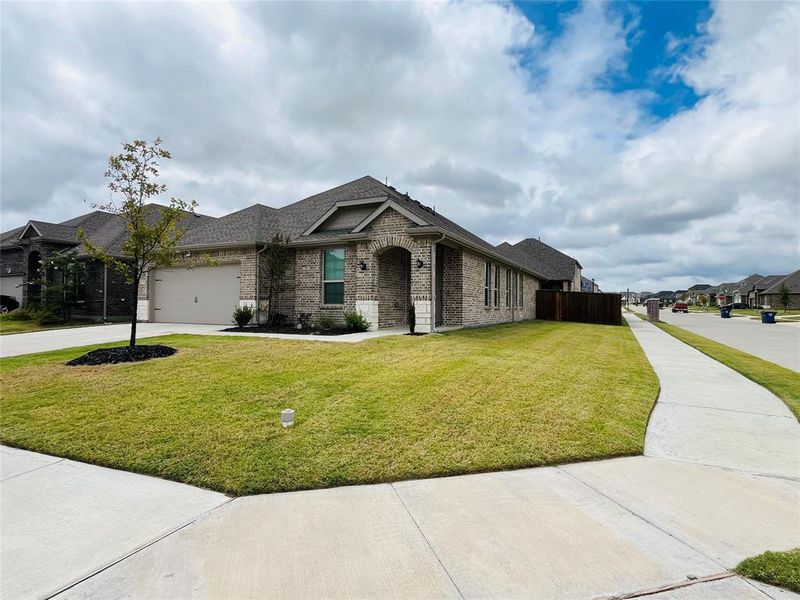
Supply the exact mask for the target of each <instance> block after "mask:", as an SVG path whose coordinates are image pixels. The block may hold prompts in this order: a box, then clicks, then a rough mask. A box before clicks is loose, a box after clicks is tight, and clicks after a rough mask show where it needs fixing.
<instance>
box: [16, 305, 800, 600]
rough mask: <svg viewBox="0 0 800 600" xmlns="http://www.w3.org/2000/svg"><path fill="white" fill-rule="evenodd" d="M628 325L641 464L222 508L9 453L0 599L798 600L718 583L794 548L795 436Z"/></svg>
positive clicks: (161, 487) (291, 496)
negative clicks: (643, 416) (746, 563)
mask: <svg viewBox="0 0 800 600" xmlns="http://www.w3.org/2000/svg"><path fill="white" fill-rule="evenodd" d="M631 327H632V329H633V331H634V334H635V335H636V336H637V338H638V339H639V340H640V343H641V344H642V346H643V348H644V349H645V352H646V354H647V355H648V358H649V359H650V361H651V362H652V363H653V365H654V366H655V368H656V372H657V373H658V375H659V378H660V380H661V385H662V395H661V397H660V398H659V402H658V404H657V406H656V409H655V411H654V413H653V417H652V419H651V422H650V426H649V428H648V432H647V439H646V447H647V449H646V454H648V456H640V457H630V458H619V459H613V460H605V461H597V462H589V463H579V464H573V465H565V466H561V467H547V468H539V469H523V470H518V471H509V472H499V473H484V474H477V475H466V476H461V477H448V478H440V479H429V480H419V481H405V482H399V483H394V484H381V485H369V486H352V487H345V488H334V489H327V490H315V491H306V492H294V493H286V494H272V495H262V496H250V497H244V498H237V499H234V500H231V501H227V500H228V499H227V498H225V497H223V496H221V495H219V494H215V493H213V492H207V491H204V490H194V489H192V488H187V487H186V486H182V485H180V484H175V483H170V482H162V481H159V480H154V479H152V478H149V477H143V476H139V475H134V474H130V473H120V472H116V471H110V470H108V469H102V468H99V467H93V466H89V465H81V464H78V463H73V462H71V461H61V460H60V459H56V458H53V457H47V456H44V455H39V454H33V453H27V452H23V451H18V450H10V449H9V450H5V449H4V450H3V452H2V453H0V458H2V462H0V473H2V477H3V479H5V481H2V482H1V483H0V488H2V490H1V493H2V505H0V517H1V518H2V539H0V552H2V554H1V555H0V582H2V583H1V584H0V591H1V592H2V596H3V597H7V598H12V597H13V598H41V597H48V596H50V595H52V594H53V593H54V592H55V591H58V590H62V592H61V593H59V594H58V595H57V597H58V598H245V597H248V598H252V597H272V598H309V599H316V598H323V597H324V598H366V597H369V598H403V599H405V598H479V597H480V598H484V597H495V598H548V599H551V598H552V599H558V598H564V599H568V598H569V599H573V598H586V599H589V598H601V597H603V598H609V597H611V598H613V597H619V596H623V595H624V596H625V597H631V595H633V596H636V597H639V596H642V595H646V597H648V598H654V599H656V600H666V599H689V600H691V599H708V598H712V599H713V598H717V599H730V598H743V599H765V598H775V599H777V598H797V597H798V596H796V595H793V594H790V593H789V592H784V591H781V590H776V589H774V588H769V587H768V586H763V585H760V584H755V583H753V582H749V581H746V580H744V579H741V578H739V577H736V576H734V575H733V574H732V573H730V572H729V570H728V569H730V568H731V567H733V566H735V565H736V564H737V563H738V562H739V561H740V560H741V559H743V558H745V557H747V556H751V555H754V554H758V553H760V552H763V551H765V550H768V549H771V550H785V549H789V548H792V547H795V546H797V545H798V542H799V541H800V511H798V506H800V480H799V479H798V476H797V472H796V470H795V469H796V466H797V462H796V460H795V458H796V457H797V455H798V454H800V435H798V433H799V432H798V427H800V426H798V424H797V421H796V420H794V419H793V417H791V416H788V417H787V415H786V414H785V413H784V412H783V409H782V408H781V407H782V403H781V402H780V400H779V399H777V398H776V397H774V396H772V395H771V394H769V393H767V392H766V391H764V394H760V393H758V394H757V395H756V397H754V398H753V400H752V402H753V403H752V405H747V397H748V396H751V395H752V394H753V393H754V392H756V391H757V390H754V389H750V388H748V390H747V392H748V394H742V395H740V396H732V400H731V404H730V405H729V406H722V405H719V404H718V405H712V402H711V401H706V400H705V398H706V397H707V396H709V394H708V391H709V389H710V386H716V387H715V388H714V389H715V391H717V392H719V393H720V394H721V396H722V397H723V398H724V397H726V393H727V392H730V391H731V390H733V389H735V388H737V387H739V386H741V385H743V381H742V380H743V379H744V378H743V377H741V376H740V375H738V374H737V373H735V372H733V371H731V370H730V369H727V370H724V371H718V370H716V368H711V367H712V366H713V365H709V363H707V362H705V361H706V360H708V361H710V362H711V363H713V364H714V365H716V364H718V363H714V361H711V359H708V358H707V357H705V356H704V355H702V354H700V353H699V352H696V351H694V350H692V349H691V348H688V347H687V346H685V345H684V344H681V343H680V342H678V341H677V340H675V339H674V338H672V337H671V336H669V335H667V334H665V333H664V332H661V331H660V330H658V329H657V328H655V327H654V326H653V325H651V324H649V323H645V322H643V321H640V320H638V319H635V320H633V321H631ZM674 344H678V345H679V346H677V350H680V351H685V359H684V360H682V361H679V362H677V363H675V368H674V369H672V370H670V369H668V368H666V366H667V365H670V364H672V363H674V362H675V357H674V352H675V351H676V346H675V345H674ZM719 366H720V367H721V368H722V369H726V368H725V367H722V365H719ZM706 374H707V375H708V376H706ZM756 387H757V386H756ZM758 389H760V388H758ZM712 397H715V398H716V394H714V395H712ZM681 399H682V401H681ZM784 408H785V407H784ZM662 409H663V411H662ZM695 409H696V410H695ZM659 411H661V413H660V414H659ZM748 411H749V412H748ZM743 414H750V415H751V416H752V422H753V423H756V425H755V426H754V427H751V424H750V423H749V422H748V420H747V419H745V418H739V417H740V415H743ZM731 415H733V416H731ZM769 419H772V420H773V421H775V423H772V424H770V423H769ZM790 419H791V420H792V422H793V423H794V425H793V426H792V425H791V424H790V423H789V420H790ZM696 420H699V421H700V422H701V424H702V428H705V429H706V430H707V431H708V435H707V436H706V437H707V439H706V440H704V439H703V436H702V435H700V434H698V428H692V427H690V425H691V422H692V421H696ZM681 428H687V429H690V431H689V432H688V433H687V434H686V435H683V436H681V432H680V430H681ZM763 432H766V433H767V438H768V437H769V436H773V435H774V436H778V437H779V438H780V439H779V440H777V441H775V443H774V444H771V442H769V440H768V439H767V438H764V439H762V438H761V437H759V436H761V434H762V433H763ZM781 436H782V437H781ZM728 438H731V439H733V440H735V444H736V445H738V446H741V447H740V448H738V449H736V451H732V450H731V446H730V443H729V440H728ZM787 444H788V446H787ZM791 444H795V446H794V449H795V451H796V454H795V456H794V457H793V456H792V455H791V454H792V453H791V452H790V450H791ZM725 453H728V454H729V455H730V456H728V457H727V458H726V457H725V456H724V455H725ZM767 462H771V464H767Z"/></svg>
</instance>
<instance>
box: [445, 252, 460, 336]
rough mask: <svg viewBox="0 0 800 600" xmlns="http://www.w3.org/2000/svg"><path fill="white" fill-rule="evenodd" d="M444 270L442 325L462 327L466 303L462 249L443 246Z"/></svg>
mask: <svg viewBox="0 0 800 600" xmlns="http://www.w3.org/2000/svg"><path fill="white" fill-rule="evenodd" d="M441 248H442V251H441V259H442V261H443V265H442V267H443V269H444V270H443V271H442V325H444V326H445V327H461V325H462V324H463V322H464V321H463V313H464V303H463V302H462V295H461V288H462V284H463V280H464V270H463V269H464V267H463V262H462V253H461V250H459V249H457V248H451V247H449V246H441Z"/></svg>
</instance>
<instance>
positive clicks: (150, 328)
mask: <svg viewBox="0 0 800 600" xmlns="http://www.w3.org/2000/svg"><path fill="white" fill-rule="evenodd" d="M227 327H229V326H228V325H193V324H190V323H138V324H137V326H136V331H137V334H136V337H137V339H145V338H150V337H156V336H159V335H169V334H173V333H180V334H192V335H221V336H247V337H262V338H273V339H284V340H288V339H291V340H302V341H314V342H328V343H330V342H333V343H336V342H339V343H358V342H362V341H364V340H368V339H373V338H378V337H383V336H387V335H398V334H403V333H405V331H406V329H405V328H390V329H381V330H378V331H366V332H363V333H348V334H344V335H292V334H285V333H237V332H232V331H223V329H226V328H227ZM230 327H232V325H231V326H230ZM130 332H131V326H130V324H129V323H125V324H115V325H94V326H90V327H70V328H67V329H51V330H49V331H33V332H30V333H15V334H10V335H3V336H0V358H4V357H7V356H21V355H23V354H34V353H36V352H49V351H51V350H61V349H64V348H76V347H79V346H91V345H95V344H108V343H112V342H125V341H127V340H128V338H129V337H130Z"/></svg>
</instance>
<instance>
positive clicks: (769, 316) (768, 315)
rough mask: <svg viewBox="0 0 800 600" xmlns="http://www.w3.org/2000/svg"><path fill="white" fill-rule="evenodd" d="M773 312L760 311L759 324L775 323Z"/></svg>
mask: <svg viewBox="0 0 800 600" xmlns="http://www.w3.org/2000/svg"><path fill="white" fill-rule="evenodd" d="M775 314H776V313H775V311H774V310H762V311H761V322H762V323H774V322H775Z"/></svg>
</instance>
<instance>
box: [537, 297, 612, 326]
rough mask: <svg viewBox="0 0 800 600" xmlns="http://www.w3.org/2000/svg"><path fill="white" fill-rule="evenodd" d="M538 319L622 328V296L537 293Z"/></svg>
mask: <svg viewBox="0 0 800 600" xmlns="http://www.w3.org/2000/svg"><path fill="white" fill-rule="evenodd" d="M536 318H537V319H544V320H546V321H577V322H579V323H601V324H604V325H621V324H622V294H588V293H586V292H556V291H550V290H536Z"/></svg>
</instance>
